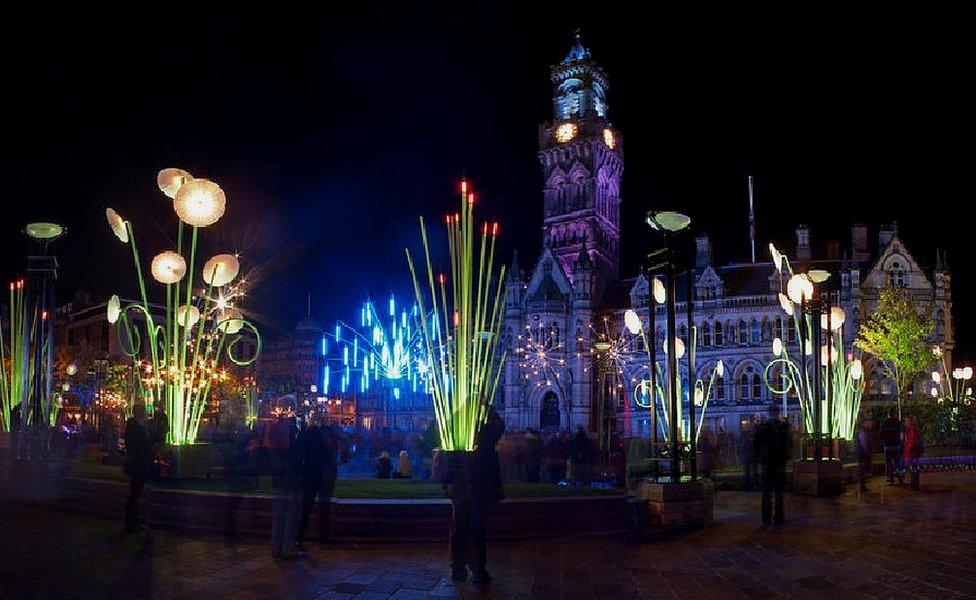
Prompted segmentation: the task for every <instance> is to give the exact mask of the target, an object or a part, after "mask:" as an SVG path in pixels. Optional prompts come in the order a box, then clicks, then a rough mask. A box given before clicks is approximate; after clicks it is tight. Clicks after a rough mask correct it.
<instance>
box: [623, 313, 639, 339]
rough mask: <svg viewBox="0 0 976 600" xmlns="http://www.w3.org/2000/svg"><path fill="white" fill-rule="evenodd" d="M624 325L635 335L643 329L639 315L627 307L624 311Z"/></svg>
mask: <svg viewBox="0 0 976 600" xmlns="http://www.w3.org/2000/svg"><path fill="white" fill-rule="evenodd" d="M624 325H626V326H627V331H629V332H630V333H632V334H634V335H637V334H638V333H640V332H641V330H642V329H643V324H642V323H641V319H640V316H639V315H638V314H637V312H636V311H634V310H633V309H629V308H628V309H627V312H625V313H624Z"/></svg>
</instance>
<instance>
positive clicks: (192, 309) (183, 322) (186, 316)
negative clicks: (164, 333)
mask: <svg viewBox="0 0 976 600" xmlns="http://www.w3.org/2000/svg"><path fill="white" fill-rule="evenodd" d="M199 321H200V309H199V308H197V307H196V306H193V305H192V304H191V305H190V306H186V305H183V306H181V307H179V308H177V309H176V322H177V323H179V324H180V327H183V328H190V327H193V326H194V325H196V324H197V323H198V322H199Z"/></svg>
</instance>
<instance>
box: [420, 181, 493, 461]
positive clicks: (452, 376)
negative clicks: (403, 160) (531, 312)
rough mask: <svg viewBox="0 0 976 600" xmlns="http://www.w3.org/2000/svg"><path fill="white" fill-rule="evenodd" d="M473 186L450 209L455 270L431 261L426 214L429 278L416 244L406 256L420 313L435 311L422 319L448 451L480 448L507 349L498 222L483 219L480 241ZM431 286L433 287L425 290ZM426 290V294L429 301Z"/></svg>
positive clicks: (437, 411) (422, 227)
mask: <svg viewBox="0 0 976 600" xmlns="http://www.w3.org/2000/svg"><path fill="white" fill-rule="evenodd" d="M473 211H474V192H471V191H469V190H468V186H467V183H466V182H464V181H462V182H461V206H460V210H459V211H458V212H457V213H455V214H453V215H448V216H447V217H446V219H445V221H446V224H447V240H448V251H449V255H450V263H451V266H450V276H448V275H446V274H444V273H437V272H435V270H434V268H433V266H432V265H431V259H430V248H429V245H428V240H427V229H426V227H425V225H424V219H423V217H421V218H420V235H421V238H422V240H423V246H424V261H425V263H426V267H427V273H426V277H425V278H424V279H425V280H426V281H423V284H422V280H421V279H419V278H418V276H417V270H416V268H415V265H414V261H413V257H412V256H411V254H410V250H409V249H408V250H407V251H406V253H407V264H408V266H409V268H410V274H411V276H412V278H413V286H414V293H415V294H416V297H417V306H418V307H419V310H420V313H421V314H427V307H429V308H430V310H431V311H432V312H433V317H434V318H433V319H431V321H432V322H431V323H428V320H427V319H421V320H420V323H421V332H422V335H423V341H424V351H425V352H426V355H427V357H428V358H427V361H426V362H428V363H429V364H430V365H431V369H432V373H431V375H430V382H431V392H432V395H433V400H434V416H435V417H436V420H437V426H438V431H439V433H440V438H441V448H442V449H443V450H447V451H455V450H462V451H463V450H468V451H470V450H474V447H475V436H476V435H477V433H478V430H479V429H480V428H481V425H482V423H484V419H485V417H486V416H487V414H488V408H489V407H490V406H491V402H492V401H493V399H494V397H495V392H496V390H497V389H498V381H499V376H500V375H501V370H502V365H503V364H504V363H505V353H504V352H503V353H502V356H501V359H500V360H499V359H498V357H497V356H496V353H497V351H498V345H499V335H498V332H499V328H500V326H501V320H502V316H503V313H504V303H503V302H502V297H501V295H502V288H503V286H502V285H501V284H500V282H502V281H504V277H505V266H504V265H502V267H501V268H500V270H499V272H498V276H497V278H496V277H495V276H494V258H495V240H496V239H497V234H498V224H497V223H492V224H489V223H484V224H483V226H482V227H481V228H480V229H481V236H480V237H481V240H480V244H477V243H476V242H475V230H476V229H478V227H477V225H476V224H475V221H474V214H473ZM424 288H426V291H422V290H424ZM425 298H426V301H425Z"/></svg>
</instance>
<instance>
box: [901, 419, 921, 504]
mask: <svg viewBox="0 0 976 600" xmlns="http://www.w3.org/2000/svg"><path fill="white" fill-rule="evenodd" d="M924 451H925V446H924V445H923V444H922V434H921V432H920V431H919V430H918V424H917V423H916V422H915V417H905V453H904V460H905V465H906V468H907V469H908V470H909V473H910V474H911V475H910V481H909V487H910V488H911V489H913V490H917V489H918V465H916V464H915V461H916V460H918V459H919V458H921V457H922V453H923V452H924Z"/></svg>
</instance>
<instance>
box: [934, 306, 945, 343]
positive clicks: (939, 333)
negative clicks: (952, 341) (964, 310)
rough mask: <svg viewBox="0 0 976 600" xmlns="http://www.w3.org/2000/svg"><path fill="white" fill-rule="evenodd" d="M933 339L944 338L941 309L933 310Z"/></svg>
mask: <svg viewBox="0 0 976 600" xmlns="http://www.w3.org/2000/svg"><path fill="white" fill-rule="evenodd" d="M935 339H937V340H940V341H941V340H944V339H945V313H944V312H942V310H941V309H940V310H937V311H935Z"/></svg>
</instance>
